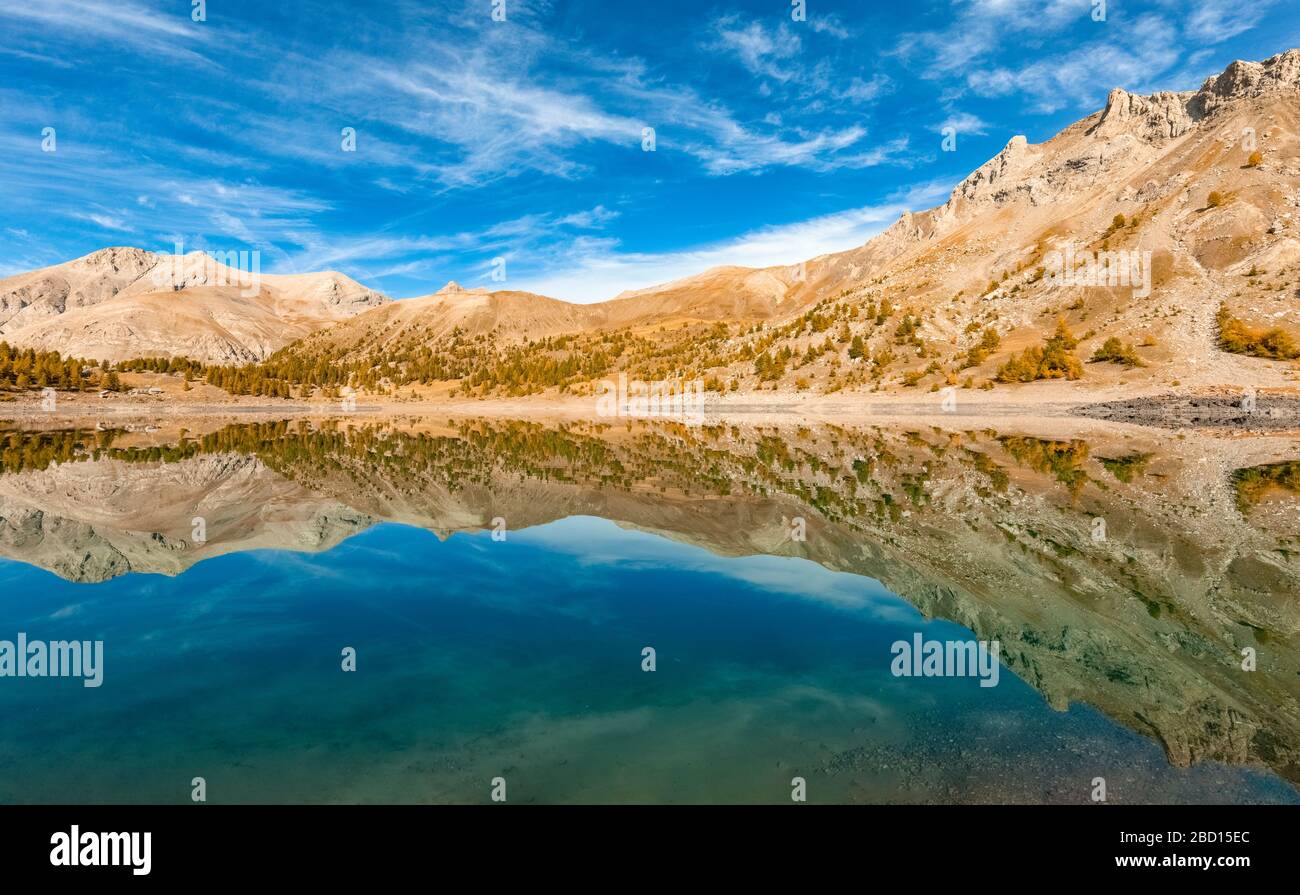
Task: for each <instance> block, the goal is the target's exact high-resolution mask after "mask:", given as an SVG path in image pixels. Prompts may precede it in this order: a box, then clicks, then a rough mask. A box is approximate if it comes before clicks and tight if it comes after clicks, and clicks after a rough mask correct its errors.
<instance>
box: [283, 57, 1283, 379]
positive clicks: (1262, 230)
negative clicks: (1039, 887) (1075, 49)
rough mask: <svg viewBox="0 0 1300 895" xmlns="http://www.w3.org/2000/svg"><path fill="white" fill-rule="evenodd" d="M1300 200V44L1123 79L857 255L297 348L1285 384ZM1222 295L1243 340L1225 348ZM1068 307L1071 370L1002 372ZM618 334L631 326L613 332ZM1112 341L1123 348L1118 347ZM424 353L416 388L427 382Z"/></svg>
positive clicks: (378, 322) (360, 327)
mask: <svg viewBox="0 0 1300 895" xmlns="http://www.w3.org/2000/svg"><path fill="white" fill-rule="evenodd" d="M1298 209H1300V50H1292V51H1289V52H1287V53H1284V54H1281V55H1279V56H1275V57H1273V58H1271V59H1268V60H1266V61H1264V62H1262V63H1255V62H1236V63H1233V64H1232V65H1231V66H1229V67H1228V69H1227V70H1225V71H1224V72H1223V73H1221V74H1220V75H1218V76H1215V77H1212V78H1210V79H1208V80H1207V81H1206V82H1205V84H1204V85H1203V86H1202V87H1201V88H1200V89H1199V90H1197V91H1189V92H1185V93H1160V94H1156V95H1154V96H1138V95H1134V94H1131V93H1128V92H1126V91H1124V90H1118V89H1117V90H1115V91H1112V92H1111V94H1110V96H1109V98H1108V100H1107V103H1106V107H1105V108H1104V109H1102V110H1100V111H1098V112H1096V113H1095V114H1093V115H1090V116H1089V117H1087V118H1085V119H1083V120H1082V121H1080V122H1078V123H1076V124H1074V125H1072V126H1070V127H1068V128H1066V129H1065V130H1064V131H1062V132H1061V133H1060V134H1058V135H1056V136H1055V137H1053V138H1052V139H1050V140H1048V141H1047V142H1045V143H1042V144H1031V143H1029V142H1028V141H1027V140H1026V139H1025V138H1024V137H1023V136H1016V137H1013V138H1012V139H1011V140H1010V141H1009V142H1008V143H1007V145H1006V147H1005V148H1004V149H1003V150H1002V151H1001V152H999V153H998V154H997V155H996V156H995V157H994V158H992V159H990V160H989V161H988V162H986V163H985V164H983V165H981V166H980V167H979V168H978V169H976V170H975V171H974V172H972V173H971V174H970V176H968V177H967V178H965V179H964V180H963V181H962V182H961V183H959V184H958V185H957V187H956V188H955V189H954V190H953V192H952V194H951V196H950V197H949V199H948V200H947V201H946V202H945V203H944V204H943V205H940V206H938V207H936V208H932V209H929V210H926V211H920V212H916V213H906V214H904V215H903V216H902V217H901V218H900V219H899V220H898V221H897V222H895V223H894V224H893V225H892V226H891V227H889V228H888V229H887V230H885V231H884V232H883V233H881V234H880V235H879V236H877V237H875V238H874V239H872V240H870V241H869V242H868V243H866V244H865V245H863V246H861V247H859V248H857V249H853V250H850V251H847V252H841V253H836V254H831V255H825V256H821V257H818V258H813V259H810V260H809V261H808V262H806V263H805V264H802V265H796V266H787V267H773V268H765V269H749V268H738V267H724V268H716V269H713V270H710V271H706V272H704V273H701V274H698V275H696V276H692V277H688V278H686V279H683V280H679V281H676V282H673V283H668V284H665V285H662V286H658V287H654V288H650V289H642V290H638V291H635V292H630V293H625V294H623V295H621V296H619V297H618V298H616V299H614V300H611V301H608V302H603V303H599V304H595V305H587V306H577V305H571V304H567V303H564V302H561V301H557V300H554V299H546V298H542V297H540V296H530V295H526V294H524V293H515V292H496V293H487V292H483V291H475V292H473V293H465V292H463V291H458V290H455V289H453V290H444V291H443V292H440V293H438V294H436V295H433V296H426V297H425V298H422V299H416V300H413V301H412V302H409V303H408V302H403V303H400V304H401V307H393V308H389V307H385V308H379V309H376V310H373V311H370V312H367V313H366V314H362V315H360V316H359V317H357V318H355V319H354V320H351V321H348V322H347V323H345V324H343V325H342V326H340V327H337V328H335V329H334V330H332V331H330V332H328V333H324V334H319V335H318V336H316V337H314V339H313V340H308V341H307V342H306V343H304V345H303V351H302V352H301V353H302V354H304V355H307V356H313V357H317V359H319V356H324V357H326V358H330V357H346V358H347V359H348V360H349V362H351V363H353V364H357V363H363V362H364V360H365V358H366V357H367V355H368V353H374V352H387V353H386V356H385V358H384V359H385V362H386V364H388V366H387V374H386V378H385V381H386V382H396V383H397V384H401V383H402V376H401V372H400V371H401V362H400V360H399V361H394V360H393V358H394V357H395V356H397V355H394V354H393V353H392V351H391V349H393V348H394V347H397V346H400V347H401V348H402V349H403V350H406V351H412V350H415V348H416V346H417V345H418V346H424V347H425V348H427V349H428V350H429V351H432V352H435V353H436V352H438V351H444V350H445V351H447V352H448V353H451V351H452V347H450V346H449V347H445V348H440V347H439V346H440V345H442V346H448V342H447V341H446V340H447V339H456V338H457V337H460V338H461V339H463V338H465V337H467V336H468V337H470V338H473V337H482V339H483V340H489V339H490V344H489V342H488V341H481V342H480V344H479V346H478V348H477V349H476V352H477V353H475V354H474V355H473V356H472V357H470V356H468V355H465V354H464V352H463V351H462V352H461V353H460V354H458V355H457V356H458V357H461V358H462V360H463V363H461V364H460V365H459V366H454V365H453V366H448V367H447V368H446V369H444V371H443V373H442V375H444V376H453V375H464V374H465V371H466V370H467V369H475V370H480V369H482V368H484V367H485V366H492V365H493V364H496V365H498V366H500V365H501V359H502V358H505V360H506V364H507V365H508V366H510V367H512V368H514V369H522V370H525V371H527V370H529V369H538V368H541V367H546V365H547V364H548V363H550V362H552V361H554V362H556V363H558V362H559V361H561V360H562V359H563V358H564V357H565V356H567V355H577V356H580V357H584V358H586V357H590V356H593V355H594V354H595V352H596V349H597V348H599V349H602V350H603V349H610V351H609V354H610V355H611V356H617V360H614V361H611V362H610V366H609V369H604V368H602V370H601V371H600V372H601V373H602V374H608V373H610V372H613V370H614V368H618V369H621V370H623V371H626V372H629V373H632V374H634V375H637V376H639V377H641V378H645V379H654V378H658V377H660V376H665V375H671V374H672V373H673V372H676V373H678V374H686V375H694V376H697V377H700V378H705V379H706V380H710V381H713V382H716V383H721V384H722V386H724V387H726V388H727V389H728V390H732V391H736V390H738V391H753V390H761V389H782V390H788V389H791V388H793V389H796V390H807V391H809V392H812V393H816V392H821V393H832V392H841V391H844V392H852V391H862V390H868V389H869V390H872V391H878V390H894V389H905V388H916V387H920V389H921V390H922V391H924V390H935V389H938V388H939V387H941V386H943V385H959V384H960V385H964V386H966V387H974V386H976V385H980V386H982V387H985V388H990V387H997V388H1006V389H1011V390H1023V389H1026V388H1028V389H1038V390H1039V392H1038V393H1039V394H1041V393H1042V392H1041V390H1042V389H1044V388H1045V387H1046V388H1052V387H1055V388H1056V389H1057V390H1058V392H1059V391H1060V389H1066V390H1067V391H1068V392H1069V393H1070V394H1069V395H1067V396H1066V397H1070V398H1074V397H1076V396H1078V397H1083V396H1084V395H1086V394H1088V393H1098V392H1106V391H1107V390H1109V393H1110V394H1112V395H1113V394H1123V393H1142V392H1148V393H1149V392H1152V391H1166V390H1168V389H1169V388H1170V387H1179V386H1181V387H1191V388H1199V387H1216V386H1217V387H1222V386H1227V387H1230V388H1233V389H1240V388H1242V387H1245V386H1247V385H1249V386H1251V387H1257V388H1276V387H1288V386H1290V387H1293V386H1294V383H1295V381H1296V377H1297V372H1296V370H1295V368H1294V366H1293V365H1292V364H1291V363H1290V360H1291V359H1293V358H1294V357H1295V356H1300V348H1296V345H1297V344H1298V343H1300V267H1298V265H1300V210H1298ZM1221 308H1223V309H1224V312H1225V313H1226V314H1227V315H1228V318H1226V319H1227V323H1228V325H1232V326H1236V327H1237V328H1238V329H1237V332H1238V334H1239V335H1241V338H1238V339H1237V340H1236V342H1235V343H1234V345H1233V346H1232V347H1231V350H1230V351H1225V350H1224V348H1225V342H1224V339H1223V338H1222V336H1223V332H1224V326H1225V319H1224V318H1221V317H1220V309H1221ZM1058 320H1064V321H1065V323H1066V328H1067V329H1068V330H1069V333H1070V335H1071V336H1072V338H1073V341H1074V342H1075V344H1074V345H1073V347H1072V348H1071V349H1070V350H1071V351H1073V352H1074V355H1075V356H1076V358H1077V360H1076V361H1075V362H1074V367H1073V368H1072V369H1070V370H1069V375H1068V377H1067V376H1065V375H1064V374H1060V376H1061V378H1062V379H1066V378H1068V379H1071V380H1073V379H1078V381H1077V382H1065V381H1061V382H1055V383H1051V384H1050V385H1048V386H1044V385H1043V384H1034V385H1020V384H1017V383H1016V379H1017V377H1015V376H1009V375H1004V374H1003V371H1004V369H1005V366H1006V364H1007V361H1008V360H1009V359H1011V358H1012V357H1014V356H1016V355H1017V354H1018V353H1020V352H1023V351H1024V350H1026V349H1030V348H1033V347H1035V346H1039V345H1042V344H1043V343H1044V339H1045V338H1046V336H1047V335H1049V334H1050V333H1052V332H1053V330H1054V327H1055V326H1056V324H1057V321H1058ZM719 326H721V327H722V328H721V329H719ZM1270 331H1272V332H1270ZM564 333H582V334H586V335H587V336H588V338H587V339H585V340H578V341H571V342H570V343H566V344H565V345H561V346H557V344H556V343H555V342H554V341H543V342H542V343H541V344H540V345H536V346H532V347H531V348H530V349H529V350H530V351H531V352H532V354H533V356H532V357H530V356H528V354H527V353H525V352H523V351H522V350H521V349H520V348H519V347H518V346H519V345H524V344H527V343H528V342H529V341H530V340H546V338H547V337H549V336H555V335H559V334H564ZM614 333H622V334H626V335H627V336H629V337H633V336H634V337H635V338H636V339H638V340H640V341H638V342H636V343H634V344H633V347H632V349H631V350H628V349H627V343H620V344H619V345H615V346H612V347H611V345H612V343H611V341H610V339H609V335H610V334H614ZM597 334H598V335H599V340H598V339H597ZM1111 339H1115V340H1118V344H1117V345H1111V346H1110V347H1109V349H1108V350H1103V348H1104V346H1107V343H1108V340H1111ZM512 346H513V347H512ZM1261 346H1262V347H1261ZM455 347H456V348H457V349H459V348H462V347H463V346H462V345H457V346H455ZM511 352H513V353H511ZM1094 357H1095V358H1097V360H1098V362H1096V363H1087V362H1088V361H1089V360H1091V359H1093V358H1094ZM530 365H531V366H530ZM428 366H429V365H428V364H427V363H426V364H423V365H422V369H423V370H425V371H426V372H425V373H423V374H422V375H420V376H413V377H411V378H409V379H408V380H407V381H411V380H412V379H420V380H421V381H427V380H428V375H427V369H428ZM554 366H555V364H551V365H550V367H547V369H551V368H552V367H554ZM572 369H573V368H572V365H571V366H570V367H569V368H566V370H569V371H572ZM448 371H450V372H448ZM1057 373H1060V371H1057ZM520 375H521V376H524V377H526V376H527V375H528V374H527V373H526V372H525V373H523V374H520ZM591 375H593V370H592V369H591V367H590V365H588V366H586V367H584V368H583V369H582V370H581V371H575V372H570V373H569V374H568V378H563V379H562V378H558V377H556V376H552V377H551V378H549V379H534V380H533V381H523V382H522V383H521V382H517V381H515V379H507V380H505V381H504V383H503V380H501V378H500V377H496V378H492V377H489V379H490V382H489V383H488V386H489V387H495V386H496V385H498V384H502V383H503V387H505V388H506V389H507V390H508V391H511V392H512V393H516V394H519V393H528V392H529V391H534V390H536V389H537V388H538V387H541V386H552V385H561V386H563V387H565V388H570V389H571V388H575V387H576V388H578V389H579V390H581V384H580V381H581V380H582V379H583V378H584V377H588V376H591ZM1032 375H1033V374H1032V373H1031V374H1030V376H1023V377H1021V378H1022V379H1029V378H1031V377H1032ZM1053 375H1056V374H1053ZM480 378H482V377H480Z"/></svg>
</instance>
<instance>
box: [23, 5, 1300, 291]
mask: <svg viewBox="0 0 1300 895" xmlns="http://www.w3.org/2000/svg"><path fill="white" fill-rule="evenodd" d="M1094 2H1095V0H909V2H902V3H899V2H888V3H885V2H880V3H876V2H856V3H852V2H830V0H808V2H807V6H806V18H805V20H804V21H795V20H794V18H793V17H792V11H793V10H792V7H791V5H790V3H789V0H764V2H737V0H722V2H710V0H694V2H671V0H653V2H618V3H610V2H608V0H591V2H587V0H565V2H561V0H552V2H543V0H534V2H525V0H505V21H494V20H493V16H492V9H493V0H470V2H463V0H461V2H438V0H429V2H418V3H408V2H403V0H394V2H385V3H376V2H371V3H361V2H356V3H350V4H349V3H339V2H311V3H308V2H294V0H274V2H270V0H256V2H243V0H207V3H206V9H205V12H206V21H201V22H196V21H193V17H192V3H191V0H156V2H150V0H64V2H54V0H0V34H3V40H2V41H0V189H2V191H3V192H2V195H3V197H4V201H3V212H2V219H0V220H2V226H0V275H9V274H12V273H16V272H18V271H22V270H29V269H32V268H35V267H40V266H44V265H47V264H53V263H58V262H60V261H64V260H68V259H70V258H73V257H76V256H79V255H82V254H85V253H87V252H90V251H93V250H95V249H97V248H102V247H103V246H106V245H135V246H139V247H141V248H146V249H150V250H154V251H170V250H171V247H172V245H173V244H174V243H175V242H176V241H177V240H183V242H184V243H185V247H186V249H187V250H193V249H200V248H206V249H210V250H221V251H230V250H239V249H258V250H260V251H261V253H262V269H263V270H264V271H272V272H278V273H291V272H295V271H307V270H321V269H335V270H342V271H344V272H345V273H347V274H349V275H351V276H353V277H355V278H357V279H358V280H361V281H362V282H364V283H366V284H367V285H370V286H373V287H375V288H377V289H381V290H383V291H385V292H387V293H388V294H390V295H393V296H395V297H405V296H411V295H419V294H424V293H427V292H431V291H434V290H436V289H437V288H439V287H440V286H441V285H442V284H443V283H445V282H446V281H447V280H449V279H456V280H457V281H459V282H461V283H462V284H463V285H466V286H476V285H493V286H499V284H495V283H493V282H492V281H491V280H490V272H491V270H492V262H493V259H495V258H504V259H505V272H506V276H507V279H506V282H505V286H507V287H509V288H517V289H528V290H531V291H538V292H542V293H544V294H548V295H554V296H556V297H559V298H566V299H569V300H574V301H593V300H599V299H603V298H609V297H612V296H613V295H614V294H616V293H617V292H619V291H621V290H623V289H628V288H639V287H643V286H647V285H651V284H654V283H658V282H663V281H666V280H670V279H673V278H676V277H679V276H684V275H688V274H690V273H694V272H698V271H700V270H703V269H705V268H708V267H711V266H714V265H717V264H728V263H734V264H745V265H754V266H760V265H765V264H788V263H793V262H796V261H798V260H801V259H804V258H808V257H811V256H813V255H816V254H820V253H822V252H827V251H836V250H841V249H845V248H849V247H851V246H854V245H858V244H860V243H862V242H863V241H865V240H866V239H867V238H868V237H869V236H871V235H872V234H873V233H875V232H878V231H879V230H881V229H883V228H884V227H885V226H887V225H888V224H889V223H890V222H891V221H892V220H894V219H895V218H896V217H897V216H898V214H899V213H900V212H901V211H903V210H905V209H920V208H925V207H929V206H931V205H934V204H937V203H938V202H940V201H942V200H943V199H944V198H945V196H946V194H947V192H948V191H949V190H950V189H951V188H952V186H953V185H954V184H955V183H956V182H957V181H959V180H960V179H961V178H962V177H963V176H965V175H966V174H967V173H969V171H971V170H972V169H974V168H975V167H977V166H978V165H980V164H981V163H982V162H984V161H985V160H987V159H988V158H989V157H991V156H992V155H994V154H996V153H997V151H998V150H999V149H1001V148H1002V146H1003V145H1005V143H1006V141H1007V140H1008V139H1009V138H1010V137H1011V136H1012V135H1014V134H1018V133H1023V134H1025V135H1026V136H1028V137H1029V139H1030V140H1031V141H1035V142H1037V141H1040V140H1043V139H1046V138H1048V137H1050V136H1051V135H1052V134H1054V133H1055V132H1056V131H1058V130H1060V129H1061V128H1062V127H1063V126H1065V125H1067V124H1069V123H1070V122H1072V121H1074V120H1077V119H1078V118H1080V117H1083V116H1084V115H1086V114H1088V113H1090V112H1092V111H1094V110H1095V109H1097V108H1099V107H1100V105H1101V104H1102V103H1103V102H1104V100H1105V96H1106V94H1107V92H1108V91H1109V90H1110V89H1111V88H1112V87H1117V86H1119V87H1124V88H1126V89H1129V90H1132V91H1135V92H1151V91H1154V90H1163V89H1193V88H1195V87H1198V86H1199V85H1200V83H1201V81H1202V80H1203V79H1204V78H1205V77H1206V76H1208V75H1210V74H1212V73H1215V72H1216V71H1219V70H1221V69H1222V68H1223V67H1224V66H1225V65H1226V64H1227V63H1228V62H1230V61H1231V60H1233V59H1235V58H1244V59H1262V58H1265V57H1267V56H1270V55H1273V54H1274V53H1277V52H1281V51H1283V50H1285V49H1288V48H1291V47H1296V46H1300V4H1296V3H1294V2H1292V0H1272V2H1269V0H1261V2H1240V0H1145V2H1137V0H1108V2H1107V4H1106V15H1105V21H1101V22H1098V21H1094V20H1093V17H1092V12H1093V4H1094ZM946 125H952V126H955V127H956V128H957V148H956V151H953V152H944V151H941V145H942V139H943V138H942V135H941V130H942V128H943V127H944V126H946ZM47 127H52V128H54V129H55V140H56V143H55V151H53V152H45V151H42V131H43V129H44V128H47ZM346 127H351V128H355V132H356V151H355V152H345V151H343V148H342V145H341V144H342V140H343V138H342V136H341V134H342V130H343V128H346ZM647 127H649V128H653V129H654V132H655V151H653V152H647V151H644V149H643V143H644V141H643V134H644V129H645V128H647Z"/></svg>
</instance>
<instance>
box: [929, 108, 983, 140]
mask: <svg viewBox="0 0 1300 895" xmlns="http://www.w3.org/2000/svg"><path fill="white" fill-rule="evenodd" d="M946 128H952V129H953V130H955V131H956V132H957V133H958V134H965V135H971V134H973V135H975V136H983V135H984V134H987V133H988V132H989V123H988V122H987V121H985V120H984V119H982V118H980V117H979V116H978V115H972V114H970V113H969V112H954V113H952V114H951V115H949V116H948V117H947V118H945V119H944V120H943V121H941V122H939V125H938V126H937V127H936V128H935V130H938V131H943V130H945V129H946Z"/></svg>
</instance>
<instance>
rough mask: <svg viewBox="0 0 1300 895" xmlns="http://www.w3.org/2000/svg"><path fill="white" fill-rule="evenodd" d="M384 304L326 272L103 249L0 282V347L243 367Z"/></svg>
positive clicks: (195, 254) (381, 299)
mask: <svg viewBox="0 0 1300 895" xmlns="http://www.w3.org/2000/svg"><path fill="white" fill-rule="evenodd" d="M387 302H388V299H387V298H386V297H385V296H383V295H381V294H380V293H378V292H375V291H373V290H371V289H367V288H366V287H364V286H362V285H361V284H359V283H357V282H355V281H354V280H351V279H349V278H348V277H346V276H344V275H342V274H340V273H336V272H334V271H327V272H323V273H310V274H296V275H287V276H279V275H273V274H260V275H258V276H255V275H253V274H252V273H249V272H246V271H240V270H236V269H235V268H232V267H229V266H227V265H225V264H221V263H219V262H217V261H215V260H214V259H212V258H211V257H209V256H207V255H205V254H203V253H202V252H191V253H189V254H187V255H184V256H177V255H159V254H154V253H152V252H145V251H142V250H140V249H134V248H108V249H103V250H101V251H98V252H94V253H92V254H90V255H86V256H84V257H82V258H78V259H76V260H74V261H69V262H67V263H65V264H59V265H56V266H54V267H47V268H44V269H42V270H37V271H32V272H30V273H25V274H19V275H17V276H14V277H9V278H8V279H5V280H0V340H4V341H7V342H9V343H10V344H14V345H18V346H21V347H30V348H36V349H40V350H57V351H60V352H62V353H64V354H67V355H72V356H77V357H88V358H93V359H96V360H99V359H103V360H110V361H121V360H128V359H131V358H137V357H189V358H191V359H193V360H198V361H202V362H204V363H248V362H254V361H259V360H263V359H265V358H266V357H267V356H268V355H270V354H271V353H272V352H273V351H275V350H276V349H277V348H280V347H283V346H284V345H286V344H288V343H289V342H292V341H294V340H296V339H299V338H302V337H303V336H306V335H308V334H310V333H312V332H315V331H316V330H318V329H321V328H323V327H326V326H329V325H332V324H334V323H337V322H340V321H342V320H346V319H348V318H349V317H351V316H354V315H356V314H358V313H360V312H361V311H364V310H367V309H369V308H372V307H375V306H378V305H381V304H384V303H387Z"/></svg>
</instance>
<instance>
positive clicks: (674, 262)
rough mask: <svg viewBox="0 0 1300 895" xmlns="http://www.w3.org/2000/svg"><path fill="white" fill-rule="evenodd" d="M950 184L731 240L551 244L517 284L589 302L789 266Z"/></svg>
mask: <svg viewBox="0 0 1300 895" xmlns="http://www.w3.org/2000/svg"><path fill="white" fill-rule="evenodd" d="M952 187H953V184H952V183H950V182H947V181H944V182H938V181H936V182H932V183H925V184H921V185H919V186H916V187H914V188H912V189H910V190H909V191H907V192H906V193H904V194H902V195H899V196H896V197H894V198H892V199H890V200H889V201H887V202H885V203H884V204H881V205H868V206H864V207H861V208H853V209H849V210H847V211H841V212H837V213H835V214H829V215H823V216H821V217H816V218H812V219H810V220H806V221H799V222H796V223H793V224H786V225H782V226H777V227H762V228H759V229H757V230H753V231H750V232H749V233H745V234H743V235H741V236H738V237H736V238H735V239H729V240H726V241H724V242H720V243H714V244H710V245H705V246H699V247H695V248H690V249H682V250H679V251H672V252H658V253H633V252H620V251H618V250H617V248H616V247H615V246H613V245H612V244H610V243H609V242H608V241H605V242H601V243H596V244H589V245H586V246H583V245H575V244H570V245H568V246H565V247H556V248H554V249H552V252H553V253H554V254H553V255H552V257H551V258H550V259H549V261H550V265H549V269H548V270H546V271H543V272H540V273H537V274H533V275H527V276H523V277H521V280H520V282H521V285H520V286H519V287H518V288H521V289H525V290H527V291H530V292H537V293H540V294H542V295H550V296H553V297H555V298H562V299H564V300H566V301H576V302H592V301H602V300H604V299H608V298H613V297H614V296H615V295H617V294H618V293H619V292H623V291H625V290H632V289H643V288H646V287H649V286H656V285H659V284H661V283H667V282H671V281H672V280H677V279H681V278H682V277H687V276H691V275H694V274H697V273H700V272H702V271H704V270H707V269H709V268H711V267H719V266H723V265H738V266H742V267H773V266H780V265H786V264H796V263H798V262H800V261H806V260H808V259H810V258H815V257H817V256H818V255H825V254H827V253H830V252H840V251H845V250H847V249H851V248H854V247H856V246H860V245H862V244H863V243H864V242H866V241H867V240H868V239H870V238H871V237H872V236H874V235H876V234H877V233H879V232H880V231H881V230H883V229H885V227H887V226H888V225H889V224H891V223H893V221H894V220H895V219H897V218H898V216H899V215H900V214H902V213H903V212H904V211H914V210H917V209H919V208H924V207H929V206H931V205H933V204H935V203H936V202H938V201H940V200H942V199H944V198H946V197H947V196H948V194H949V193H950V192H951V191H952Z"/></svg>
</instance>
